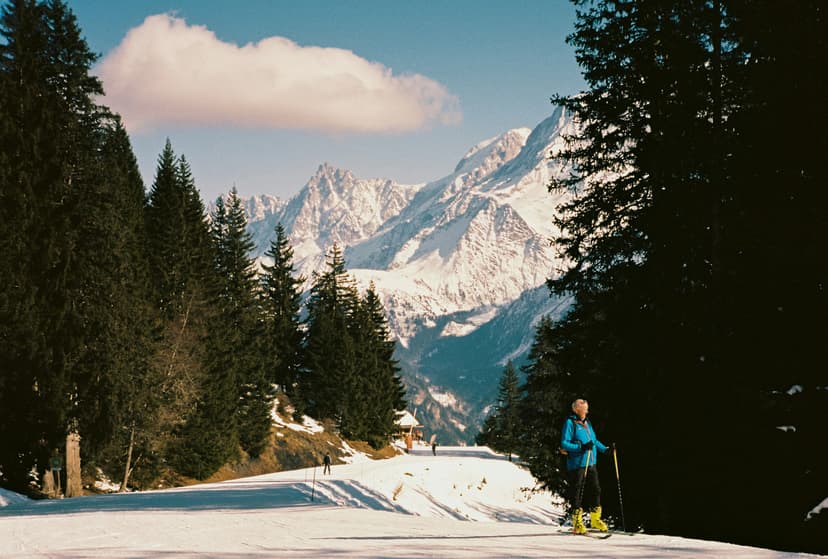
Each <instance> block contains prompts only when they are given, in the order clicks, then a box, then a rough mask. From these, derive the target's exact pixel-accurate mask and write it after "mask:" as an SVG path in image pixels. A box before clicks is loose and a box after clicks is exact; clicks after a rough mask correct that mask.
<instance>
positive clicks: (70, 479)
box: [66, 432, 83, 497]
mask: <svg viewBox="0 0 828 559" xmlns="http://www.w3.org/2000/svg"><path fill="white" fill-rule="evenodd" d="M80 439H81V438H80V435H79V434H77V433H75V432H73V433H69V434H68V435H66V496H67V497H79V496H81V495H83V485H82V483H81V461H80Z"/></svg>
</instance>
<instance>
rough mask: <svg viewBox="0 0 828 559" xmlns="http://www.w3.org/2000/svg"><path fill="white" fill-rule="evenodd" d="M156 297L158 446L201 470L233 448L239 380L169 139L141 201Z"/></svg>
mask: <svg viewBox="0 0 828 559" xmlns="http://www.w3.org/2000/svg"><path fill="white" fill-rule="evenodd" d="M146 224H147V247H148V248H147V250H148V256H149V267H150V278H151V282H152V285H153V290H154V291H153V292H154V294H155V301H156V304H157V306H158V309H159V312H160V313H161V314H162V317H163V319H164V322H163V331H162V340H161V343H160V349H159V352H158V354H157V356H156V357H155V362H156V363H157V365H156V366H159V367H161V368H162V369H163V370H164V379H165V382H164V384H162V386H161V387H160V389H161V392H162V395H163V402H162V409H161V413H160V416H161V417H162V418H163V420H162V424H163V427H162V433H163V439H164V440H162V441H160V448H161V449H162V450H161V453H162V455H163V456H166V457H167V458H168V459H169V460H170V461H171V462H172V464H173V465H174V466H175V467H177V468H178V469H179V471H181V472H182V473H185V474H186V475H192V476H194V477H198V478H203V477H206V476H209V475H210V474H212V473H213V472H215V471H216V470H217V469H218V468H219V467H220V466H221V465H222V464H224V463H225V462H226V461H227V459H228V458H229V457H230V456H232V455H233V454H234V453H236V452H237V450H238V442H237V441H238V439H237V431H236V422H235V417H236V416H235V411H236V407H235V403H236V397H237V385H236V377H235V374H234V373H235V370H234V369H233V367H232V362H231V361H230V354H229V349H228V347H227V346H226V345H224V344H223V343H222V342H223V340H224V338H223V336H222V335H221V333H220V329H219V328H218V327H217V323H216V317H217V316H218V312H219V310H220V309H218V308H217V307H216V306H215V304H214V298H215V297H216V294H217V293H219V292H220V290H221V288H222V285H221V282H220V281H219V279H218V277H217V271H216V258H217V257H216V250H217V248H216V247H215V245H214V242H213V239H212V237H211V234H210V229H209V226H208V223H207V218H206V215H205V210H204V204H203V202H202V201H201V198H200V196H199V194H198V190H197V189H196V186H195V181H194V180H193V177H192V172H191V170H190V166H189V163H188V162H187V160H186V158H184V157H183V156H182V157H180V158H177V157H176V156H175V153H174V152H173V149H172V145H171V143H170V142H169V140H168V141H167V144H166V146H165V147H164V151H163V152H162V154H161V156H160V157H159V160H158V167H157V169H156V174H155V180H154V182H153V186H152V189H151V190H150V194H149V198H148V204H147V208H146Z"/></svg>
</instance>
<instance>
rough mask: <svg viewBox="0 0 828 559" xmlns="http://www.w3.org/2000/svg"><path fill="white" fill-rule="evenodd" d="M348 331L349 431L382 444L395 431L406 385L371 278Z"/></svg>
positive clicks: (402, 406) (380, 302)
mask: <svg viewBox="0 0 828 559" xmlns="http://www.w3.org/2000/svg"><path fill="white" fill-rule="evenodd" d="M350 331H351V336H352V339H353V341H354V348H355V353H356V355H355V357H356V363H357V366H356V370H357V378H356V379H355V383H356V384H355V386H354V388H353V389H352V393H351V394H350V397H349V416H350V418H351V428H350V430H349V434H350V435H351V436H353V437H354V438H357V439H361V440H366V441H368V442H369V444H371V446H373V447H374V448H381V447H382V446H385V445H386V444H387V443H388V442H389V440H390V439H391V436H392V434H393V433H394V432H395V431H396V427H397V426H396V417H397V416H396V412H397V411H399V410H402V409H404V408H405V388H404V387H403V385H402V381H401V380H400V377H399V372H400V367H399V365H398V361H397V360H396V359H395V357H394V352H395V350H396V345H397V344H396V342H395V341H394V340H393V339H392V338H391V333H390V331H389V329H388V321H387V319H386V318H385V309H384V308H383V305H382V301H381V300H380V298H379V295H378V294H377V292H376V287H375V286H374V283H373V282H371V283H370V284H369V286H368V289H367V290H366V292H365V295H364V296H363V297H362V298H360V300H359V302H358V305H357V309H356V313H355V314H354V316H353V319H352V321H351V325H350Z"/></svg>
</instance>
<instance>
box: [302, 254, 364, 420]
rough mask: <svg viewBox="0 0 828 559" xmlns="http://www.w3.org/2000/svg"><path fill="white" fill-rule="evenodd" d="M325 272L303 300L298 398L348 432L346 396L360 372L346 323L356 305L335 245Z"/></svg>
mask: <svg viewBox="0 0 828 559" xmlns="http://www.w3.org/2000/svg"><path fill="white" fill-rule="evenodd" d="M326 265H327V270H325V271H324V272H323V273H321V274H319V273H315V274H314V281H313V285H312V287H311V292H310V297H309V298H308V301H307V312H308V318H307V324H308V326H307V342H306V345H305V351H304V363H305V370H304V371H303V375H302V376H303V382H302V389H301V392H302V395H303V398H304V406H305V407H306V409H307V411H308V414H309V415H311V416H313V417H316V418H319V419H332V420H334V421H336V423H337V424H338V425H339V426H340V429H342V428H343V422H344V428H345V431H347V430H348V428H349V426H348V421H349V420H350V418H349V417H348V416H347V415H346V414H347V412H348V410H347V406H348V401H347V398H348V397H349V396H350V395H353V394H355V389H356V388H357V380H356V379H357V378H358V371H357V365H356V358H355V348H354V341H353V339H352V336H351V334H350V329H349V324H350V323H351V319H352V317H353V316H354V312H355V310H356V307H357V304H358V295H357V291H356V286H355V282H354V281H353V279H351V278H350V277H349V276H348V272H347V270H346V268H345V260H344V258H343V256H342V252H341V250H340V249H339V247H338V246H337V245H336V244H334V246H333V248H332V249H331V251H330V252H329V253H328V257H327V260H326Z"/></svg>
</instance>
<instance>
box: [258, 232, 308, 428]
mask: <svg viewBox="0 0 828 559" xmlns="http://www.w3.org/2000/svg"><path fill="white" fill-rule="evenodd" d="M274 233H275V235H276V236H275V238H274V239H273V240H272V241H271V242H270V248H269V250H268V251H267V252H266V253H265V256H266V257H267V258H270V259H272V260H273V264H263V265H262V269H263V274H262V276H261V299H262V303H261V305H262V313H263V316H264V323H265V324H264V325H265V334H264V336H265V342H264V347H265V349H264V351H265V352H266V355H267V356H268V363H267V364H266V367H267V371H268V372H267V378H268V379H269V380H270V382H272V383H275V384H278V385H279V386H281V387H282V389H283V390H284V392H285V393H286V394H287V395H288V397H289V398H290V399H291V402H292V403H293V406H294V410H295V414H296V416H297V418H298V417H300V416H301V415H302V414H303V413H304V409H302V396H301V394H300V393H299V389H300V374H301V368H302V346H303V342H304V334H303V332H302V328H301V311H302V292H301V288H302V285H303V284H304V282H305V278H304V277H301V276H296V275H295V274H296V272H295V270H294V268H293V247H291V246H290V242H289V239H288V236H287V233H285V229H284V227H282V224H281V223H279V224H277V225H276V228H275V231H274Z"/></svg>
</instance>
